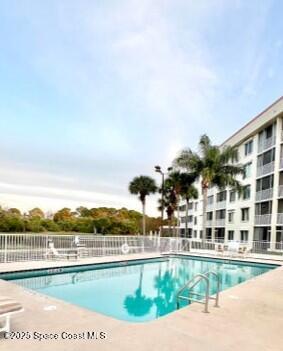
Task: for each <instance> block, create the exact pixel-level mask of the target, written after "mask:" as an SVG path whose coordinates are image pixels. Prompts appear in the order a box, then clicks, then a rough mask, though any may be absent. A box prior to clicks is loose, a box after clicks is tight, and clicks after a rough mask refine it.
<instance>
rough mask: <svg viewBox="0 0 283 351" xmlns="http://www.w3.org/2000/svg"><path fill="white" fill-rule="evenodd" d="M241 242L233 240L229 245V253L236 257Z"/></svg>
mask: <svg viewBox="0 0 283 351" xmlns="http://www.w3.org/2000/svg"><path fill="white" fill-rule="evenodd" d="M239 247H240V244H239V243H238V242H237V241H231V242H230V243H228V246H227V255H228V256H231V257H235V256H237V255H238V254H239Z"/></svg>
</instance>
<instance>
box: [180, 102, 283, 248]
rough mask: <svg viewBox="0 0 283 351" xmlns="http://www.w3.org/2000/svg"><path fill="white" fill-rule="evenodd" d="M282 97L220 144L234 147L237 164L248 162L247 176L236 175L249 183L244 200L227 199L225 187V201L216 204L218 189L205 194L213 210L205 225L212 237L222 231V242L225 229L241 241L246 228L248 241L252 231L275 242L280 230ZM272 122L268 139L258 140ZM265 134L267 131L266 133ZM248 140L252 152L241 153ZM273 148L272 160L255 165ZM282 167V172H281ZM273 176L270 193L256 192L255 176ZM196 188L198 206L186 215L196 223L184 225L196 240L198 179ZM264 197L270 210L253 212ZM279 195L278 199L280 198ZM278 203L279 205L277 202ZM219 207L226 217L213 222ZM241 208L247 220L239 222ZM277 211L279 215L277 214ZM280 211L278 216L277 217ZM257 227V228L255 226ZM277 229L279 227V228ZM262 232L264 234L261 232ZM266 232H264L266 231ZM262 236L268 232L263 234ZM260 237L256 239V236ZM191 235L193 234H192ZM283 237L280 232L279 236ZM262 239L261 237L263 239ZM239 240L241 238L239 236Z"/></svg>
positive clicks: (199, 214)
mask: <svg viewBox="0 0 283 351" xmlns="http://www.w3.org/2000/svg"><path fill="white" fill-rule="evenodd" d="M282 117H283V97H281V98H280V99H279V100H277V101H276V102H275V103H274V104H272V105H271V106H270V107H268V108H267V109H266V110H265V111H263V112H262V113H261V114H260V115H259V116H257V117H256V118H254V119H253V120H252V121H251V122H249V123H248V124H246V125H245V126H244V127H243V128H241V129H240V130H239V131H238V132H236V133H235V134H234V135H232V136H231V137H230V138H229V139H227V140H226V141H225V142H224V143H223V144H222V145H221V147H225V146H226V145H232V146H235V147H237V148H238V153H239V163H240V164H242V165H245V164H247V163H250V162H251V172H250V176H249V177H247V178H245V179H243V177H242V176H241V177H240V179H239V180H240V181H241V182H242V184H243V185H250V186H251V193H250V198H249V199H247V200H244V199H243V198H242V197H240V198H239V196H238V195H237V197H236V201H235V202H230V201H229V189H227V200H226V203H221V204H219V203H217V202H216V195H217V193H219V191H220V190H219V189H217V188H212V189H209V191H208V196H210V195H213V196H214V203H213V205H212V206H210V207H209V206H208V209H207V212H210V211H213V220H212V221H208V220H207V228H212V239H214V238H215V236H216V235H217V232H218V230H219V228H224V230H225V238H224V239H225V241H227V240H228V231H234V238H233V240H241V231H248V241H252V240H254V239H255V235H254V234H255V232H256V233H257V234H256V239H257V240H260V239H261V240H268V241H272V242H275V241H276V238H277V236H276V235H277V233H278V230H277V229H278V227H279V226H282V230H283V211H282V208H283V188H282V190H281V193H282V196H281V194H280V196H279V184H283V154H281V148H282V147H283V145H282V143H283V132H282V130H283V123H282ZM272 124H273V136H272V137H271V138H268V140H266V139H262V135H263V134H264V133H265V132H264V133H262V131H263V130H265V128H266V127H268V126H270V125H272ZM266 133H268V132H266ZM260 134H261V136H260ZM250 140H252V141H253V150H252V153H250V154H248V155H245V144H246V143H247V142H249V141H250ZM273 148H274V149H275V159H274V163H272V162H270V163H268V164H266V165H265V166H259V167H258V162H259V161H258V158H259V156H261V155H262V154H263V153H265V152H266V151H268V150H271V149H273ZM281 170H282V171H281ZM268 175H273V177H274V178H273V192H272V190H270V189H267V190H265V191H264V190H263V191H261V192H260V193H258V192H256V184H257V179H261V178H264V177H265V176H268ZM196 187H197V188H198V190H199V199H198V200H194V201H193V203H196V202H197V203H198V208H197V210H195V208H194V207H193V209H192V210H190V211H189V215H193V216H194V217H197V224H194V222H193V223H189V224H188V228H191V229H192V230H193V231H197V239H201V230H202V195H201V186H200V181H198V182H197V183H196ZM266 198H268V200H272V211H271V214H270V215H265V216H263V215H260V216H259V215H256V204H257V203H262V202H265V201H266V200H265V199H266ZM280 198H282V200H280ZM278 204H279V205H278ZM219 208H221V209H224V210H225V214H226V219H225V222H224V223H223V221H216V211H217V210H218V209H219ZM243 208H249V220H248V221H242V218H241V211H242V209H243ZM229 211H234V220H233V222H231V223H229V222H228V213H229ZM278 213H279V215H278ZM280 213H282V215H281V216H280ZM180 216H181V217H182V218H183V220H182V223H181V229H182V230H181V233H183V234H184V228H185V223H184V221H185V211H181V212H180ZM256 228H257V229H256ZM280 230H281V228H280ZM262 233H264V234H262ZM266 233H267V234H266ZM266 235H268V236H267V237H266ZM259 236H260V237H261V238H260V239H258V237H259ZM193 237H194V235H193ZM281 237H283V235H281ZM264 238H265V239H264ZM242 239H243V238H242Z"/></svg>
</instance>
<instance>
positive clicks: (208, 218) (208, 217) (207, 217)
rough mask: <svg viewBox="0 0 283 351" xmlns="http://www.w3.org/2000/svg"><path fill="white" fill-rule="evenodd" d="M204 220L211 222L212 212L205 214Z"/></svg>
mask: <svg viewBox="0 0 283 351" xmlns="http://www.w3.org/2000/svg"><path fill="white" fill-rule="evenodd" d="M206 219H207V220H208V221H212V219H213V212H207V213H206Z"/></svg>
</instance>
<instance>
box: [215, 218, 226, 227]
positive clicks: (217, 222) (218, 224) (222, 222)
mask: <svg viewBox="0 0 283 351" xmlns="http://www.w3.org/2000/svg"><path fill="white" fill-rule="evenodd" d="M215 227H225V218H216V220H215Z"/></svg>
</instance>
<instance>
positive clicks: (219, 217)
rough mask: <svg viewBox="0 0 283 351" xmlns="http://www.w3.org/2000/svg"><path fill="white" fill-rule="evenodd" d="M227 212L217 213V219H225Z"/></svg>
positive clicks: (219, 211) (220, 211)
mask: <svg viewBox="0 0 283 351" xmlns="http://www.w3.org/2000/svg"><path fill="white" fill-rule="evenodd" d="M225 214H226V212H225V210H218V211H216V219H225Z"/></svg>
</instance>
